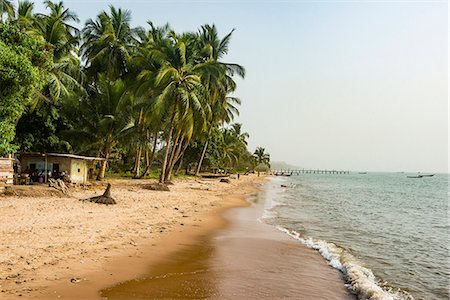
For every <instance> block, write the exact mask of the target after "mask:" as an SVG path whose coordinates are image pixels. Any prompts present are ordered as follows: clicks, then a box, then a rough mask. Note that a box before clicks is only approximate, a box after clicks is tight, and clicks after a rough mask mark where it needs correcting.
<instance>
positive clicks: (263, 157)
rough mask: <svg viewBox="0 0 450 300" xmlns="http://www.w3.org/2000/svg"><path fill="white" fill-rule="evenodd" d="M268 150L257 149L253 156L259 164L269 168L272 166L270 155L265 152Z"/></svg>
mask: <svg viewBox="0 0 450 300" xmlns="http://www.w3.org/2000/svg"><path fill="white" fill-rule="evenodd" d="M265 151H266V149H264V148H263V147H258V148H256V150H255V152H254V153H253V156H254V157H255V159H256V163H257V164H261V163H263V164H266V165H267V166H270V154H268V153H266V152H265Z"/></svg>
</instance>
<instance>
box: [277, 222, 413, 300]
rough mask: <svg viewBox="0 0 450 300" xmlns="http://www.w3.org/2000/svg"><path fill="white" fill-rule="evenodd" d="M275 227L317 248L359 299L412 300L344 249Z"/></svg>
mask: <svg viewBox="0 0 450 300" xmlns="http://www.w3.org/2000/svg"><path fill="white" fill-rule="evenodd" d="M276 228H277V229H278V230H280V231H282V232H284V233H286V234H288V235H289V236H291V237H293V238H294V239H296V240H298V241H300V242H301V243H302V244H304V245H306V246H307V247H308V248H312V249H315V250H317V251H318V252H319V253H320V254H321V255H322V256H323V257H324V258H325V259H326V260H327V261H328V263H329V264H330V265H331V266H332V267H333V268H336V269H338V270H339V271H341V272H342V274H343V275H344V277H345V280H346V281H347V284H346V286H347V288H348V289H349V290H351V291H353V293H355V294H356V295H357V296H358V298H359V299H361V300H366V299H367V300H368V299H370V300H412V299H414V298H413V297H412V296H411V295H410V294H409V293H408V292H406V291H403V290H400V289H396V288H393V287H389V285H388V284H387V283H386V282H383V281H381V280H378V279H377V278H376V277H375V275H374V274H373V272H372V271H371V270H370V269H367V268H365V267H363V266H362V264H361V263H359V262H358V260H357V259H356V258H355V257H354V256H353V255H351V254H350V253H349V252H347V251H346V250H344V249H342V248H340V247H338V246H336V245H335V244H333V243H330V242H326V241H323V240H315V239H313V238H304V237H302V236H301V235H300V234H299V233H298V232H296V231H294V230H288V229H286V228H284V227H281V226H276Z"/></svg>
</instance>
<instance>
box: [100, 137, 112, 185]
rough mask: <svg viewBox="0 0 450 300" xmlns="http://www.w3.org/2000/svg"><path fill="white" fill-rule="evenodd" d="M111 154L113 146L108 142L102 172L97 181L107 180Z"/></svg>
mask: <svg viewBox="0 0 450 300" xmlns="http://www.w3.org/2000/svg"><path fill="white" fill-rule="evenodd" d="M110 153H111V144H110V143H109V141H107V142H106V145H105V160H104V161H102V166H101V167H100V172H99V174H98V176H97V180H102V179H103V178H105V173H106V166H107V164H108V159H109V155H110Z"/></svg>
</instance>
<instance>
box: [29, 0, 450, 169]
mask: <svg viewBox="0 0 450 300" xmlns="http://www.w3.org/2000/svg"><path fill="white" fill-rule="evenodd" d="M64 3H65V4H66V5H67V6H68V7H69V8H71V9H72V10H74V11H75V12H76V13H77V14H78V15H79V17H80V19H81V21H82V24H84V22H85V21H86V19H88V18H95V17H96V15H97V14H98V13H99V12H100V11H101V10H104V9H107V8H108V4H109V3H112V4H114V5H115V6H116V7H122V8H126V9H130V10H131V11H132V17H133V22H132V23H133V25H136V26H137V25H140V26H145V25H146V21H147V20H151V21H152V22H153V23H154V24H156V25H163V24H164V23H166V22H169V23H170V24H171V26H172V27H173V28H174V29H175V30H176V31H178V32H181V31H196V30H197V29H198V27H199V26H200V25H202V24H206V23H209V24H211V23H215V24H216V25H217V27H218V29H219V32H220V34H221V36H224V35H225V34H227V33H228V32H229V31H230V30H231V29H233V28H236V31H235V33H234V34H233V39H232V42H231V47H230V53H229V55H228V56H227V57H226V60H227V61H229V62H236V63H239V64H241V65H243V66H244V67H245V68H246V70H247V76H246V78H245V80H242V81H241V80H239V81H238V82H239V86H238V90H237V91H236V93H235V94H236V96H237V97H240V98H241V100H242V106H241V108H240V110H241V115H240V117H239V118H238V119H237V121H238V122H241V123H243V129H244V130H245V131H247V132H248V133H249V134H250V140H249V147H250V150H251V151H253V150H254V149H255V148H256V147H257V146H263V147H265V148H266V150H267V151H268V152H269V153H270V154H271V158H272V160H274V161H285V162H287V163H289V164H293V165H298V166H302V167H311V168H329V169H345V170H364V171H422V172H427V171H431V172H448V114H449V110H448V84H449V83H448V79H449V78H448V34H449V32H448V24H449V23H448V14H449V10H448V2H447V1H376V0H375V1H213V0H210V1H133V0H131V1H87V0H86V1H64ZM36 5H37V7H36V8H37V10H38V11H42V10H43V5H42V2H41V1H37V3H36ZM80 26H81V25H80Z"/></svg>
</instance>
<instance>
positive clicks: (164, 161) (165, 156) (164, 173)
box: [159, 107, 176, 183]
mask: <svg viewBox="0 0 450 300" xmlns="http://www.w3.org/2000/svg"><path fill="white" fill-rule="evenodd" d="M175 113H176V111H175V107H174V108H173V112H172V118H171V119H170V130H169V135H168V137H167V145H166V149H165V150H164V159H163V163H162V166H161V176H160V177H159V182H160V183H164V178H166V167H167V157H168V156H169V148H170V142H172V134H173V128H174V127H175V124H174V123H175V122H174V120H175Z"/></svg>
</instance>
